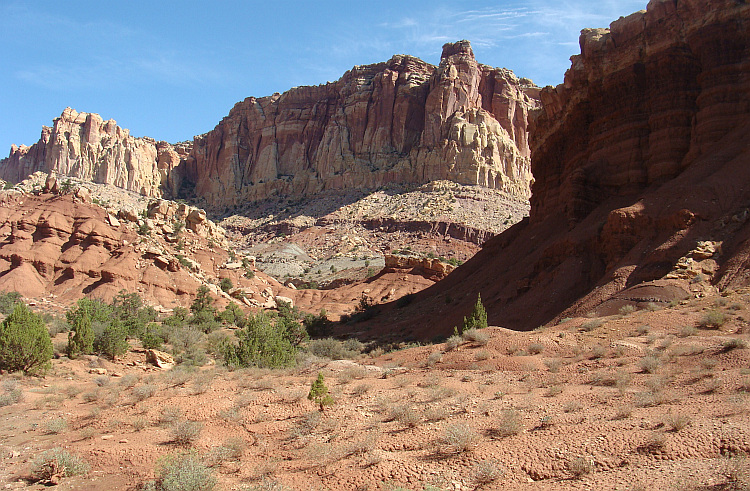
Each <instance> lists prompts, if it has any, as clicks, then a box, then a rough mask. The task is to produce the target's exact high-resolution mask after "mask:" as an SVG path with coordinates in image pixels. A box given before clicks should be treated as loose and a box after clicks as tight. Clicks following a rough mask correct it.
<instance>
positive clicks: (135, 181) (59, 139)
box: [0, 108, 190, 196]
mask: <svg viewBox="0 0 750 491" xmlns="http://www.w3.org/2000/svg"><path fill="white" fill-rule="evenodd" d="M189 150H190V144H179V145H170V144H168V143H166V142H157V141H155V140H154V139H152V138H148V137H143V138H134V137H132V136H130V133H129V131H128V130H126V129H123V128H120V127H119V126H117V123H116V122H115V121H114V120H112V119H110V120H108V121H104V120H103V119H102V118H101V117H100V116H99V115H98V114H94V113H85V112H80V113H79V112H77V111H75V110H73V109H71V108H66V109H65V110H64V111H63V112H62V114H61V115H60V117H59V118H56V119H55V120H54V124H53V126H52V127H48V126H44V127H43V128H42V135H41V138H40V139H39V141H38V142H37V143H35V144H33V145H31V146H30V147H27V146H25V145H21V146H20V147H18V146H16V145H13V146H12V147H11V150H10V156H9V157H8V158H6V159H3V160H2V161H0V177H2V178H3V179H5V180H8V181H12V182H19V181H21V180H23V179H25V178H26V177H27V176H29V175H30V174H32V173H34V172H37V171H42V172H52V171H54V172H56V173H57V174H58V175H59V176H69V177H76V178H79V179H83V180H90V181H94V182H97V183H103V184H113V185H115V186H118V187H120V188H123V189H127V190H129V191H134V192H137V193H140V194H143V195H145V196H162V195H170V196H171V195H176V194H177V193H176V192H177V190H179V188H180V185H181V181H180V178H179V173H178V172H174V171H175V169H177V168H178V167H179V165H180V164H181V163H182V162H184V160H185V158H186V157H187V154H188V152H189ZM48 190H52V188H49V189H48Z"/></svg>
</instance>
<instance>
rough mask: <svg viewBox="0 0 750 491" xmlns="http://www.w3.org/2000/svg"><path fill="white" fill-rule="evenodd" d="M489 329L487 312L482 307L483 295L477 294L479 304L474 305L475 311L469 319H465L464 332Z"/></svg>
mask: <svg viewBox="0 0 750 491" xmlns="http://www.w3.org/2000/svg"><path fill="white" fill-rule="evenodd" d="M485 327H487V311H485V310H484V305H482V294H481V293H477V303H476V304H474V309H473V310H472V311H471V314H470V315H469V317H464V325H463V329H462V330H461V332H463V331H467V330H469V329H483V328H485Z"/></svg>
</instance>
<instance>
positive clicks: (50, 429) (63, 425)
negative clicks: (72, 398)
mask: <svg viewBox="0 0 750 491" xmlns="http://www.w3.org/2000/svg"><path fill="white" fill-rule="evenodd" d="M44 428H45V429H46V430H47V433H49V434H50V435H56V434H58V433H62V432H63V431H65V430H67V429H68V421H67V420H66V419H65V418H54V419H50V420H49V421H47V422H46V423H45V424H44Z"/></svg>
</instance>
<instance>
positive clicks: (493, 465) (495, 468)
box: [472, 459, 504, 485]
mask: <svg viewBox="0 0 750 491" xmlns="http://www.w3.org/2000/svg"><path fill="white" fill-rule="evenodd" d="M503 474H504V473H503V470H502V468H501V467H500V465H499V464H498V462H497V460H494V459H493V460H482V461H480V462H477V463H476V465H474V470H473V472H472V481H473V482H475V483H477V484H479V485H483V484H489V483H492V482H495V481H497V480H498V479H500V478H501V477H503Z"/></svg>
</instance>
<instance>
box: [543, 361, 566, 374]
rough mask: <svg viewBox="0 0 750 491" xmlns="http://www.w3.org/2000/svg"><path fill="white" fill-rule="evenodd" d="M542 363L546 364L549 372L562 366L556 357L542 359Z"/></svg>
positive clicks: (557, 370)
mask: <svg viewBox="0 0 750 491" xmlns="http://www.w3.org/2000/svg"><path fill="white" fill-rule="evenodd" d="M544 364H545V365H546V366H547V369H548V370H549V371H550V372H551V373H557V372H559V371H560V367H561V366H562V362H561V361H560V360H558V359H556V358H550V359H548V360H544Z"/></svg>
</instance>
